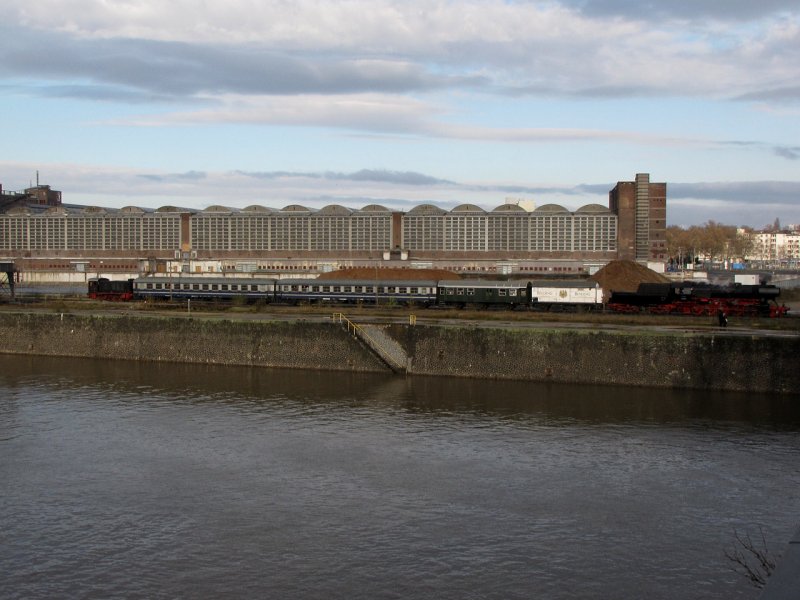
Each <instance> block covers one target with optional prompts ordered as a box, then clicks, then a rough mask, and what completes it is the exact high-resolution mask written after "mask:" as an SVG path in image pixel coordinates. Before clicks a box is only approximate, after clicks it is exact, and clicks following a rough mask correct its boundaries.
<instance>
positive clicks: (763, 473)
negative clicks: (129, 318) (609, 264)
mask: <svg viewBox="0 0 800 600" xmlns="http://www.w3.org/2000/svg"><path fill="white" fill-rule="evenodd" d="M798 404H799V402H798V398H797V397H793V398H777V399H776V398H770V397H766V396H755V397H754V396H744V395H737V394H708V393H698V392H686V391H680V392H671V391H658V390H655V391H654V390H643V389H620V388H589V387H577V386H547V385H533V384H527V383H508V382H505V383H503V382H482V381H466V380H453V379H434V378H408V379H404V378H396V377H388V376H387V377H384V376H374V375H363V376H362V375H351V374H337V373H317V372H305V371H287V370H283V371H274V370H267V369H239V368H210V367H196V366H186V365H154V364H135V363H123V362H104V361H81V360H54V359H45V358H36V357H33V358H32V357H11V356H0V485H1V486H2V492H0V536H1V537H2V540H1V541H0V574H1V575H0V581H2V588H3V589H2V592H0V595H2V596H3V597H4V598H26V599H27V598H67V597H68V598H111V597H124V598H245V597H247V598H250V597H264V598H266V597H269V598H454V599H462V598H476V599H477V598H480V599H484V598H497V599H511V598H737V597H738V598H755V597H757V596H758V590H756V589H755V588H753V587H750V586H749V584H748V583H747V582H746V581H745V579H744V578H743V577H742V576H740V575H737V574H736V573H734V572H732V570H731V564H730V563H729V561H728V560H726V558H725V556H724V550H725V549H726V548H730V547H731V546H732V541H733V532H734V530H736V531H740V532H748V533H750V534H753V535H760V533H759V527H760V528H761V529H762V530H763V532H764V535H765V537H766V538H767V541H768V542H769V543H770V546H771V548H772V549H773V550H774V552H775V553H779V552H780V551H782V550H783V548H784V546H785V543H786V541H788V539H789V536H790V535H791V534H792V532H793V531H794V529H795V528H796V527H797V525H798V520H799V519H800V407H798Z"/></svg>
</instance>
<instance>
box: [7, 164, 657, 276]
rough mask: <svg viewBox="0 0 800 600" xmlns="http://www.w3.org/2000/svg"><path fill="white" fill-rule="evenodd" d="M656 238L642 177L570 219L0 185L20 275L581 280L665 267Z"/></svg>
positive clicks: (506, 209)
mask: <svg viewBox="0 0 800 600" xmlns="http://www.w3.org/2000/svg"><path fill="white" fill-rule="evenodd" d="M665 233H666V184H664V183H650V181H649V176H648V175H647V174H639V175H637V176H636V179H635V181H632V182H619V183H618V184H617V185H616V186H615V187H614V188H613V189H612V190H611V191H610V192H609V205H608V207H605V206H602V205H599V204H589V205H587V206H583V207H581V208H579V209H577V210H575V211H569V210H567V209H566V208H564V207H563V206H559V205H556V204H545V205H543V206H540V207H538V208H535V209H533V210H528V209H526V208H525V207H523V206H522V205H521V204H520V203H515V202H507V203H506V204H502V205H500V206H498V207H497V208H495V209H493V210H489V211H487V210H484V209H482V208H480V207H478V206H475V205H472V204H462V205H460V206H457V207H455V208H453V209H452V210H444V209H442V208H439V207H437V206H433V205H431V204H422V205H419V206H416V207H414V208H412V209H411V210H409V211H407V212H398V211H393V210H390V209H388V208H386V207H384V206H380V205H377V204H373V205H369V206H365V207H363V208H360V209H352V208H346V207H344V206H340V205H330V206H326V207H324V208H322V209H319V210H315V209H310V208H307V207H304V206H299V205H290V206H286V207H284V208H281V209H276V208H269V207H265V206H261V205H252V206H248V207H247V208H243V209H232V208H228V207H224V206H210V207H208V208H206V209H203V210H189V209H182V208H177V207H172V206H165V207H161V208H158V209H154V210H149V209H142V208H139V207H134V206H129V207H125V208H122V209H107V208H99V207H92V206H72V205H64V204H62V202H61V193H60V192H55V191H53V190H50V188H49V187H48V186H38V185H37V186H36V187H35V188H29V189H27V190H24V191H23V192H21V193H8V192H2V189H1V188H0V257H2V258H8V259H11V260H14V261H15V262H17V263H21V264H22V266H23V269H28V270H30V269H36V268H51V269H58V268H62V269H69V268H71V267H69V265H73V264H75V265H84V266H85V268H87V269H92V268H93V267H97V266H98V265H97V263H98V261H100V262H102V264H103V266H104V269H103V270H104V271H113V270H114V268H112V266H113V265H116V266H117V267H118V268H119V269H120V270H123V271H128V270H132V269H133V268H134V266H135V268H136V270H138V271H165V270H166V271H171V270H183V271H186V270H190V271H193V272H194V271H197V270H200V271H206V270H212V271H213V270H222V271H224V270H251V271H271V270H289V269H291V270H298V271H319V270H330V269H332V268H342V267H349V266H372V265H374V266H414V265H424V266H434V267H441V268H450V269H456V270H467V271H469V270H476V271H496V270H498V269H499V270H502V271H504V272H510V271H514V270H517V269H518V270H530V271H547V270H553V269H554V268H557V269H558V270H559V271H562V270H563V271H567V272H569V271H575V272H580V271H582V270H585V267H586V265H590V264H591V265H597V264H604V263H606V262H608V261H610V260H614V259H617V258H625V259H635V260H640V261H655V262H658V261H664V260H665V259H666V243H665ZM215 264H216V265H217V266H216V267H215V266H214V265H215ZM198 265H200V267H199V268H198ZM78 268H80V267H78ZM94 270H96V269H94Z"/></svg>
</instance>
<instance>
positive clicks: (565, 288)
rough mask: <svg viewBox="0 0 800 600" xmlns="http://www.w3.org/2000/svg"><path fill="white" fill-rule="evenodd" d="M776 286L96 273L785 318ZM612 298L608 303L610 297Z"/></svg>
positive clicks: (256, 294) (207, 293) (179, 284)
mask: <svg viewBox="0 0 800 600" xmlns="http://www.w3.org/2000/svg"><path fill="white" fill-rule="evenodd" d="M779 294H780V289H779V288H777V287H775V286H773V285H738V284H736V285H734V286H727V287H723V286H713V285H709V284H698V283H695V282H691V281H689V282H682V283H642V284H640V285H639V288H638V290H637V291H636V292H612V293H611V295H610V298H607V299H606V298H604V292H603V289H602V288H601V287H600V285H599V284H597V283H595V282H593V281H586V280H584V281H528V282H521V281H494V280H479V279H474V280H467V279H457V280H442V281H435V280H378V279H326V278H325V277H324V276H321V277H319V278H316V279H271V278H259V277H241V276H233V275H226V276H218V277H207V276H194V275H183V276H176V277H171V276H168V275H146V276H142V277H139V278H138V279H129V280H127V281H109V280H108V279H104V278H100V279H92V280H90V281H89V297H91V298H99V299H105V300H131V299H140V300H147V299H153V300H179V299H180V300H203V299H205V300H233V299H243V300H244V301H246V302H257V301H260V302H264V303H271V302H279V303H285V304H299V303H332V304H380V305H416V306H442V307H448V306H449V307H455V308H467V307H471V308H484V307H505V308H512V309H513V308H523V309H528V310H546V311H576V310H580V311H583V310H602V309H604V308H605V309H608V310H610V311H612V312H619V313H627V314H635V313H649V314H683V315H695V316H701V315H710V316H713V315H716V314H718V313H719V312H720V311H722V312H724V313H725V314H727V315H728V316H765V317H782V316H785V315H786V314H787V312H788V311H787V309H786V307H784V306H779V305H778V304H777V302H776V300H777V298H778V296H779ZM606 300H607V302H608V303H607V304H604V301H606Z"/></svg>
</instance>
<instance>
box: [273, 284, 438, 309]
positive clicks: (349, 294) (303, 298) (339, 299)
mask: <svg viewBox="0 0 800 600" xmlns="http://www.w3.org/2000/svg"><path fill="white" fill-rule="evenodd" d="M275 295H276V299H278V300H281V301H283V302H293V303H298V302H336V303H347V304H419V305H424V306H427V305H429V304H434V303H435V302H436V281H433V280H431V281H427V280H426V281H422V280H421V281H376V280H374V279H363V280H351V279H348V280H338V279H328V280H325V279H287V280H284V281H279V282H277V284H276V290H275Z"/></svg>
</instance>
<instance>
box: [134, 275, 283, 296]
mask: <svg viewBox="0 0 800 600" xmlns="http://www.w3.org/2000/svg"><path fill="white" fill-rule="evenodd" d="M133 291H134V295H135V296H136V297H137V298H158V299H191V300H195V299H197V300H199V299H209V300H210V299H223V300H230V299H232V298H244V299H245V300H246V301H256V300H261V301H266V302H272V301H273V300H274V299H275V280H274V279H256V278H247V279H244V278H232V277H203V278H198V277H191V278H189V277H186V278H181V277H166V276H159V275H148V276H146V277H140V278H139V279H136V280H135V281H134V282H133Z"/></svg>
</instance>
